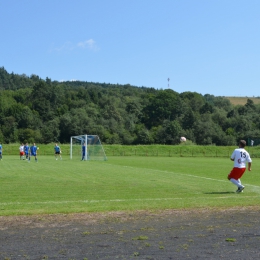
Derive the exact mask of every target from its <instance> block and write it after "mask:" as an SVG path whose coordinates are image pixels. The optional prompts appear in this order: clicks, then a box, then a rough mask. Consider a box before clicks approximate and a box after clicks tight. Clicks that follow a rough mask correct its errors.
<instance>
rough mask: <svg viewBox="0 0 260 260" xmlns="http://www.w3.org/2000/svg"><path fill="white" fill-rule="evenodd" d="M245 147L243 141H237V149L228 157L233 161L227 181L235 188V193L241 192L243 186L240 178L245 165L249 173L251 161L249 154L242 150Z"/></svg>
mask: <svg viewBox="0 0 260 260" xmlns="http://www.w3.org/2000/svg"><path fill="white" fill-rule="evenodd" d="M245 146H246V141H245V140H240V141H239V148H237V149H235V150H234V151H233V153H232V155H231V157H230V159H231V161H234V167H233V169H232V170H231V172H230V173H229V175H228V179H229V180H230V181H231V182H232V183H233V184H235V185H236V186H237V191H236V192H237V193H240V192H243V189H244V188H245V186H243V185H242V183H241V181H240V178H241V177H242V176H243V174H244V172H245V171H246V163H247V164H248V171H251V164H252V159H251V158H250V155H249V153H248V152H247V151H246V150H245V149H244V148H245Z"/></svg>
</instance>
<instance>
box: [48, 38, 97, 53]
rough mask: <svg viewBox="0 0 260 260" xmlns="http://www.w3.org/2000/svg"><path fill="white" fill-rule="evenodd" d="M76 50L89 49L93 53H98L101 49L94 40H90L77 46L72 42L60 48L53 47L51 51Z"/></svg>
mask: <svg viewBox="0 0 260 260" xmlns="http://www.w3.org/2000/svg"><path fill="white" fill-rule="evenodd" d="M75 49H89V50H92V51H97V50H98V49H99V48H98V47H97V45H96V42H95V41H94V40H93V39H89V40H85V41H82V42H78V43H77V44H73V43H72V42H69V41H68V42H65V43H64V44H63V45H62V46H60V47H52V48H51V50H50V51H51V52H52V51H56V52H64V51H73V50H75Z"/></svg>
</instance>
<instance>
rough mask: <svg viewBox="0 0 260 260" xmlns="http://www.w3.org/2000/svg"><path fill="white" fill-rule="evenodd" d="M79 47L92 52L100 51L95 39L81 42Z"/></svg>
mask: <svg viewBox="0 0 260 260" xmlns="http://www.w3.org/2000/svg"><path fill="white" fill-rule="evenodd" d="M77 47H78V48H82V49H85V48H88V49H91V50H97V49H98V47H97V45H96V42H95V41H94V40H93V39H89V40H86V41H83V42H79V43H78V44H77Z"/></svg>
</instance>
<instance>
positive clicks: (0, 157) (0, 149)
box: [0, 144, 3, 160]
mask: <svg viewBox="0 0 260 260" xmlns="http://www.w3.org/2000/svg"><path fill="white" fill-rule="evenodd" d="M2 159H3V146H2V144H0V160H2Z"/></svg>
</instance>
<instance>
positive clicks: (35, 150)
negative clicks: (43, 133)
mask: <svg viewBox="0 0 260 260" xmlns="http://www.w3.org/2000/svg"><path fill="white" fill-rule="evenodd" d="M37 150H38V147H37V146H36V144H35V143H33V145H32V146H31V147H30V152H31V153H30V154H31V156H34V159H35V162H38V159H37ZM31 156H30V157H29V161H30V160H31Z"/></svg>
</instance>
